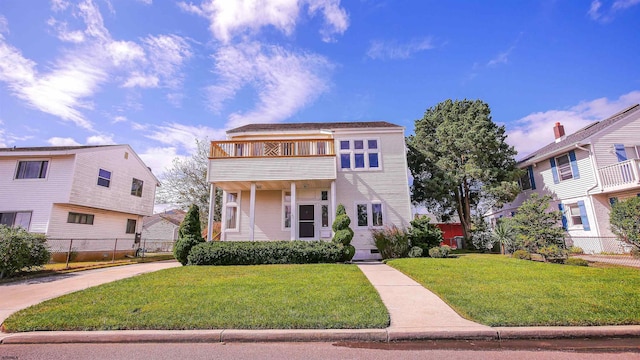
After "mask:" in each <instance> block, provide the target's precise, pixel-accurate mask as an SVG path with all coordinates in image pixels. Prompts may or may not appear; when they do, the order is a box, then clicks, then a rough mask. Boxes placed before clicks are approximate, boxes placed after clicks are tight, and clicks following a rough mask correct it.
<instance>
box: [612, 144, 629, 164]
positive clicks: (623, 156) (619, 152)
mask: <svg viewBox="0 0 640 360" xmlns="http://www.w3.org/2000/svg"><path fill="white" fill-rule="evenodd" d="M613 147H614V148H615V149H616V157H617V158H618V162H623V161H627V152H626V151H624V145H623V144H614V145H613Z"/></svg>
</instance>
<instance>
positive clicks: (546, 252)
mask: <svg viewBox="0 0 640 360" xmlns="http://www.w3.org/2000/svg"><path fill="white" fill-rule="evenodd" d="M538 254H540V255H542V257H544V260H545V261H548V262H555V263H562V262H564V260H566V259H567V255H568V254H567V250H565V249H562V248H560V247H559V246H557V245H549V246H545V247H542V248H539V249H538Z"/></svg>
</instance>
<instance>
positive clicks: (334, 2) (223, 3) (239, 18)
mask: <svg viewBox="0 0 640 360" xmlns="http://www.w3.org/2000/svg"><path fill="white" fill-rule="evenodd" d="M178 5H179V6H180V8H181V9H182V10H184V11H187V12H191V13H193V14H196V15H199V16H202V17H205V18H207V19H208V20H209V21H210V26H209V29H210V30H211V33H212V34H213V35H214V37H215V38H216V39H218V40H219V41H221V42H223V43H225V44H228V43H229V42H230V41H231V39H232V38H233V37H234V36H236V35H239V36H242V35H247V34H252V33H257V32H258V31H259V30H260V29H261V28H263V27H267V26H273V27H275V28H276V29H278V30H279V31H280V32H282V33H284V34H285V35H287V36H288V35H291V34H292V33H293V31H294V29H295V26H296V23H297V21H298V18H299V17H300V9H301V8H302V7H303V6H305V5H306V6H308V13H309V15H311V16H314V15H315V14H316V13H322V15H323V18H324V24H325V25H324V27H323V28H322V29H321V30H320V34H321V36H322V40H323V41H327V42H329V41H333V35H334V34H342V33H344V31H346V29H347V28H348V26H349V17H348V15H347V13H346V11H345V10H344V9H343V8H341V7H340V1H339V0H262V1H256V0H234V1H228V0H208V1H204V2H203V4H202V5H201V6H197V5H193V4H191V3H189V4H187V3H185V2H180V3H178Z"/></svg>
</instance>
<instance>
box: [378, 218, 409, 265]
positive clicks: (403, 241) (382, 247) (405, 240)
mask: <svg viewBox="0 0 640 360" xmlns="http://www.w3.org/2000/svg"><path fill="white" fill-rule="evenodd" d="M371 235H372V236H373V243H374V244H375V245H376V247H377V248H378V251H379V252H380V256H382V258H383V259H395V258H403V257H407V253H408V252H409V249H410V245H409V234H408V233H407V232H406V231H405V230H403V229H399V228H398V227H397V226H395V225H391V226H385V227H384V228H382V229H374V230H371Z"/></svg>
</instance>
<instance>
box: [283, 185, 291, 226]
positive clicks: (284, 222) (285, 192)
mask: <svg viewBox="0 0 640 360" xmlns="http://www.w3.org/2000/svg"><path fill="white" fill-rule="evenodd" d="M287 193H289V200H288V201H287V200H286V199H287V195H286V194H287ZM281 204H282V206H281V211H280V215H281V216H282V220H281V221H280V230H282V231H290V230H291V212H292V211H293V207H292V206H291V191H290V190H282V201H281ZM287 206H289V227H287V226H286V225H287V224H286V222H287V218H286V212H285V211H286V207H287Z"/></svg>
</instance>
